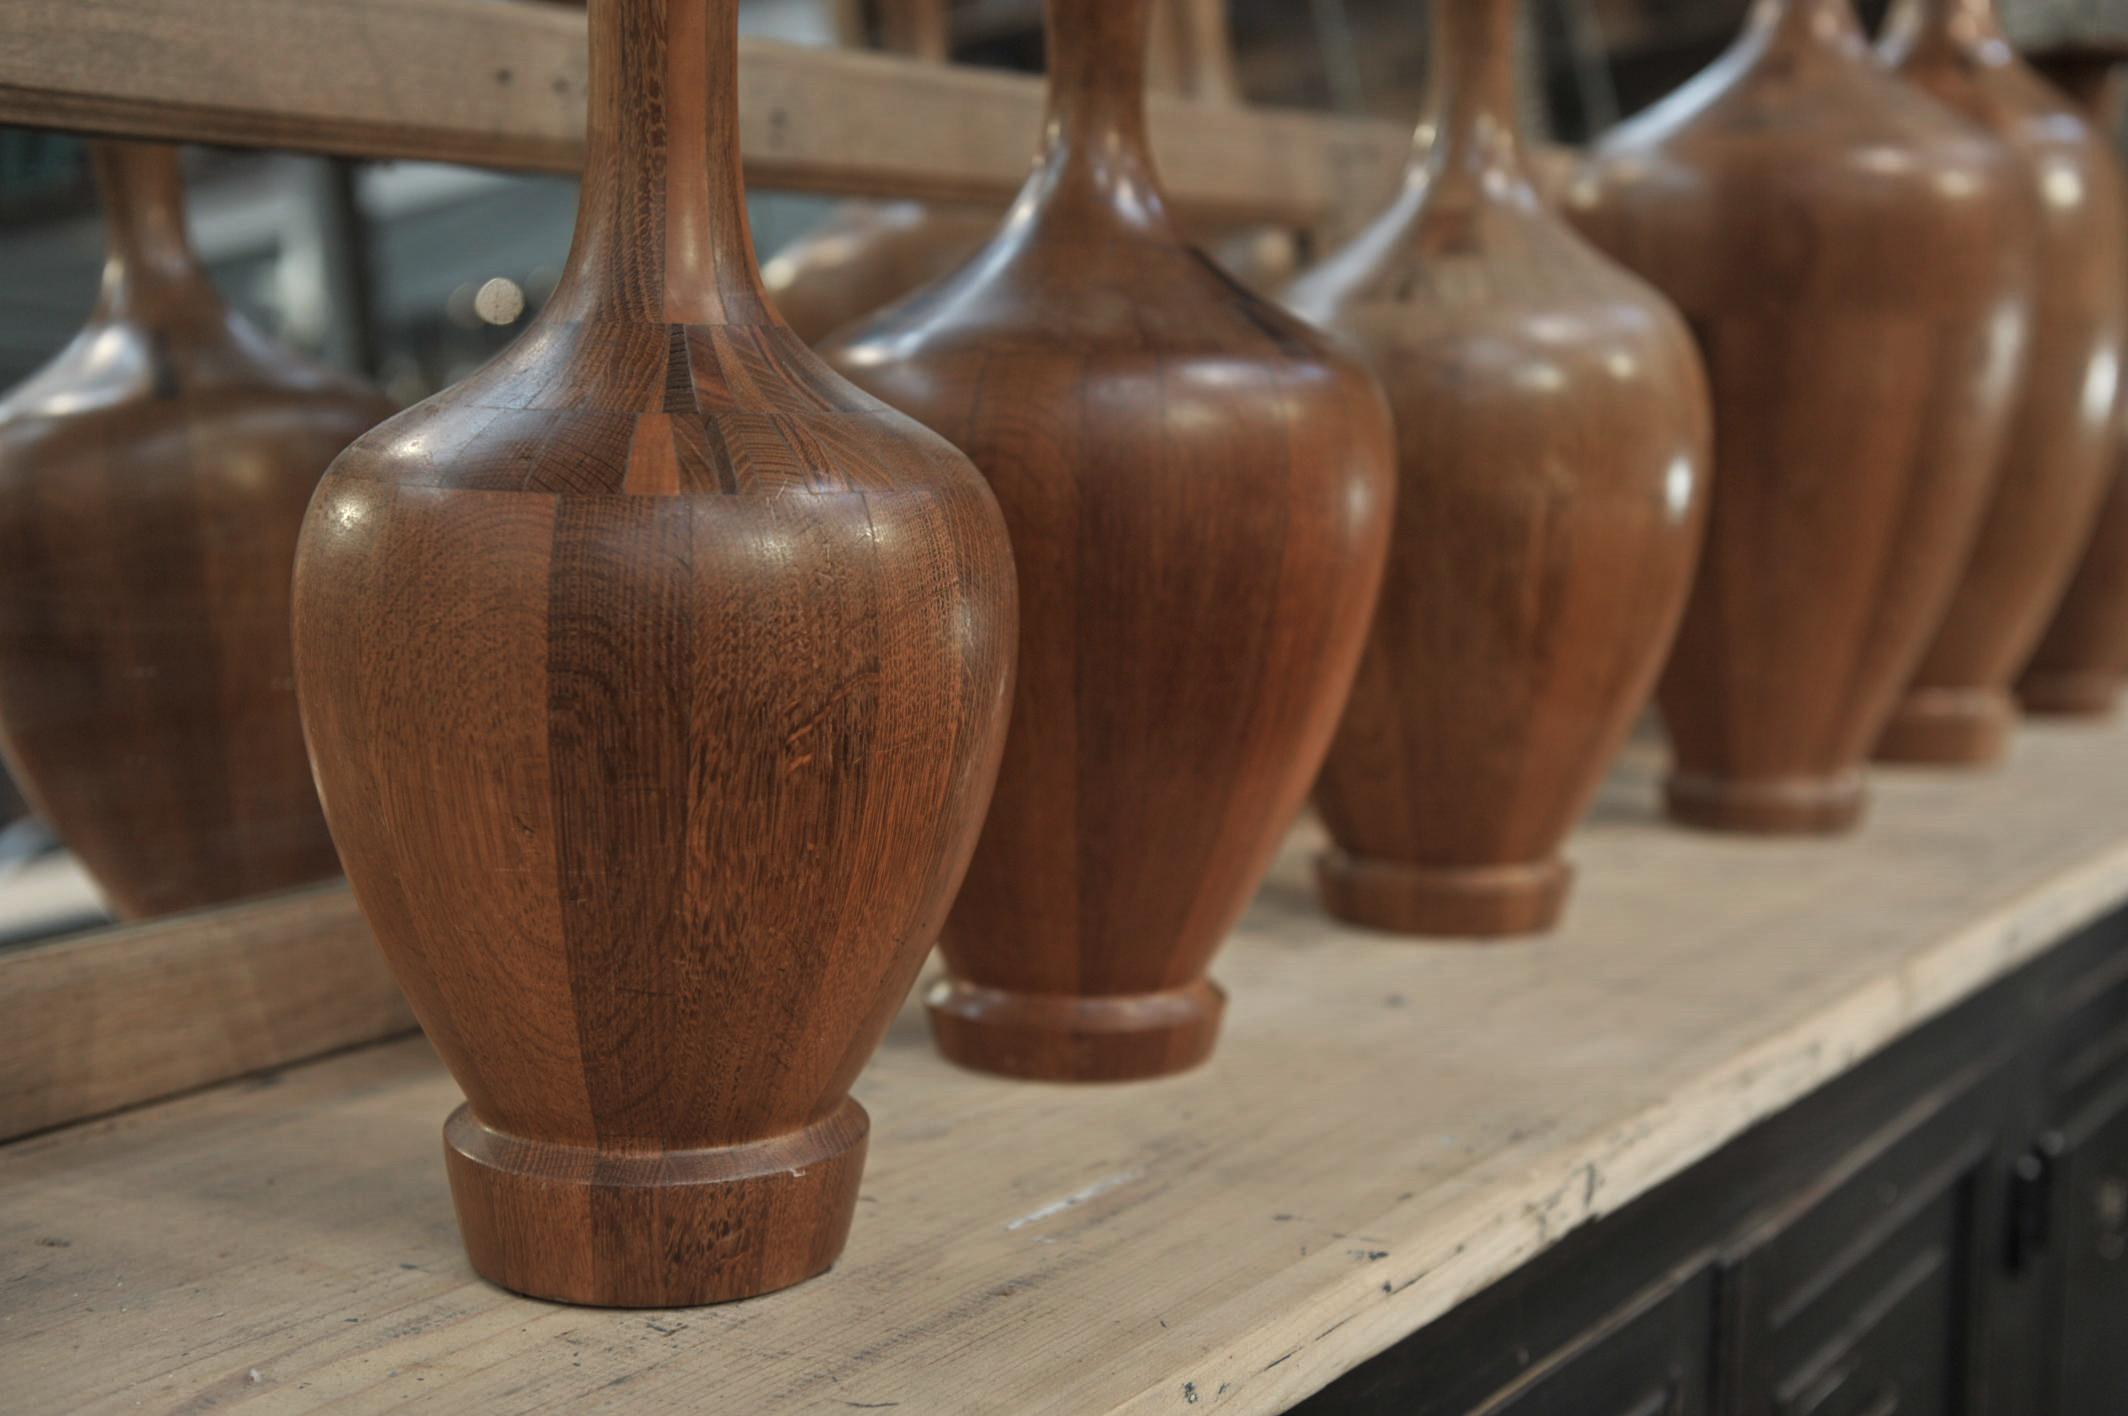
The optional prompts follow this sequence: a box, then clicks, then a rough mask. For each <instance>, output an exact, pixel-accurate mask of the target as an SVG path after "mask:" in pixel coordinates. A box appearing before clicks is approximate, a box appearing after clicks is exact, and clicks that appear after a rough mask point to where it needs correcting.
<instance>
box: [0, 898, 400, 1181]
mask: <svg viewBox="0 0 2128 1416" xmlns="http://www.w3.org/2000/svg"><path fill="white" fill-rule="evenodd" d="M413 1026H414V1018H413V1014H412V1013H410V1012H409V1011H408V1010H407V1006H406V1002H405V1000H404V999H403V998H401V996H400V994H399V989H398V987H397V985H395V984H394V983H393V982H392V978H391V974H390V973H389V972H388V971H387V970H386V969H385V967H384V956H383V955H382V954H380V953H379V952H378V950H377V946H376V943H375V941H373V940H372V939H371V938H370V933H369V927H368V926H367V925H366V924H364V923H363V922H362V915H361V912H360V911H358V910H357V909H356V908H355V902H354V897H353V896H352V895H351V894H349V893H348V890H347V887H346V886H345V885H334V886H327V887H324V888H320V889H315V890H305V891H302V892H300V893H297V894H290V895H281V896H276V897H274V898H272V899H267V900H259V901H254V902H252V903H248V904H243V905H234V906H231V907H229V908H226V909H219V910H210V911H206V912H204V913H201V914H195V915H185V916H181V917H178V918H174V919H168V920H157V921H155V922H153V923H149V924H135V925H125V926H121V927H118V928H114V929H101V930H96V931H94V932H93V933H88V934H79V935H74V936H72V937H71V938H67V939H61V940H57V941H55V942H53V943H50V944H41V945H37V946H35V947H32V948H27V949H23V950H20V951H18V952H11V953H6V954H0V1140H5V1139H8V1138H11V1137H14V1136H20V1135H26V1134H28V1133H29V1132H32V1131H41V1130H45V1129H48V1128H50V1127H53V1126H61V1125H65V1124H66V1123H68V1122H70V1121H78V1120H80V1119H82V1118H83V1117H87V1116H96V1115H100V1114H101V1113H103V1112H106V1111H115V1110H117V1109H118V1108H119V1107H122V1106H131V1105H134V1104H136V1103H138V1102H143V1101H152V1100H155V1099H156V1098H158V1097H165V1096H170V1095H172V1094H174V1093H176V1092H180V1091H185V1090H187V1089H189V1088H192V1087H198V1086H205V1085H207V1084H208V1083H210V1082H220V1081H226V1080H227V1079H229V1078H231V1077H238V1076H243V1075H245V1074H247V1073H250V1072H256V1071H259V1070H261V1069H262V1068H268V1067H279V1066H283V1065H285V1064H287V1063H290V1062H297V1061H301V1060H303V1059H305V1058H309V1057H316V1056H319V1055H320V1054H322V1053H326V1052H331V1051H334V1050H336V1049H338V1048H342V1047H350V1046H353V1045H354V1044H356V1043H362V1042H372V1041H375V1040H376V1039H378V1038H384V1037H391V1036H393V1035H394V1034H397V1033H403V1032H406V1031H408V1030H409V1029H411V1028H412V1027H413Z"/></svg>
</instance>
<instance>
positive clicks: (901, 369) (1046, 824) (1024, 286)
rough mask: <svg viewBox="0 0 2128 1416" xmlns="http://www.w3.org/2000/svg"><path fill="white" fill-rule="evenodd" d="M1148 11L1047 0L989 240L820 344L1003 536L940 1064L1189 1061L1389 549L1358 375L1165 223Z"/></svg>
mask: <svg viewBox="0 0 2128 1416" xmlns="http://www.w3.org/2000/svg"><path fill="white" fill-rule="evenodd" d="M1147 9H1148V5H1147V0H1051V3H1050V5H1049V10H1048V25H1049V53H1050V90H1049V109H1048V115H1047V120H1046V123H1045V134H1046V136H1045V139H1044V143H1043V147H1042V152H1041V156H1040V159H1039V160H1038V162H1037V163H1036V166H1035V171H1034V173H1033V175H1032V176H1031V177H1030V178H1029V180H1028V183H1027V186H1026V187H1025V189H1024V190H1023V191H1022V192H1021V194H1020V196H1019V199H1018V201H1017V202H1016V204H1015V205H1014V207H1013V209H1012V212H1011V214H1010V215H1009V217H1008V218H1007V220H1006V223H1005V226H1004V228H1003V230H1002V231H1000V232H999V233H998V236H997V238H996V240H994V241H993V242H992V243H991V244H990V245H989V246H988V247H987V248H985V249H984V250H983V251H982V252H981V253H980V254H978V255H977V256H976V258H975V259H974V260H973V261H971V262H970V263H969V264H968V265H967V266H966V267H964V268H963V269H962V270H961V271H959V272H958V273H957V274H955V275H953V276H951V277H949V278H948V279H946V280H945V281H942V282H940V283H939V284H936V285H933V286H931V287H929V288H928V289H926V290H924V291H921V292H919V293H918V294H916V295H913V296H911V297H910V298H909V299H907V300H905V301H903V302H902V303H901V304H899V305H897V306H895V307H894V308H893V309H891V310H888V311H886V312H884V313H882V314H881V315H880V316H879V317H878V318H877V319H875V320H874V321H872V322H870V323H868V324H865V325H862V326H860V327H858V328H857V329H856V330H854V331H852V332H851V333H849V334H847V335H845V336H841V337H839V338H838V339H836V340H835V341H832V342H831V344H830V346H829V347H828V349H827V350H826V351H825V352H826V354H827V357H828V358H829V360H830V361H831V362H833V363H834V364H835V366H836V367H837V368H839V369H841V370H843V371H844V372H845V373H847V374H848V375H849V376H850V377H851V378H853V379H855V380H857V381H858V382H860V383H862V384H864V385H865V386H866V387H867V388H869V389H871V390H872V391H874V392H876V393H878V394H879V395H880V396H881V397H883V398H885V399H887V400H888V401H889V402H891V403H893V404H895V405H896V406H898V407H900V408H902V409H904V410H906V411H908V412H909V413H911V414H913V415H915V416H916V417H918V418H920V419H922V420H923V421H924V422H925V423H927V424H928V425H929V426H931V427H934V428H936V429H938V430H939V431H940V432H941V433H943V434H944V435H945V436H946V437H948V438H950V439H952V440H953V441H954V442H955V443H956V444H957V445H958V446H960V447H962V448H965V449H966V450H967V452H968V454H969V455H970V456H971V457H973V458H974V459H975V463H976V465H977V466H978V467H980V468H981V469H982V470H983V473H984V475H985V476H987V477H988V478H989V479H990V483H991V486H992V487H993V488H994V489H995V491H996V492H997V494H998V500H999V502H1000V503H1001V504H1002V505H1003V507H1004V509H1005V520H1006V524H1007V525H1008V526H1009V527H1010V528H1011V531H1012V538H1013V547H1014V553H1015V555H1016V557H1017V560H1018V565H1019V574H1020V602H1021V607H1022V614H1021V622H1020V664H1021V672H1020V680H1019V686H1018V690H1017V694H1016V697H1015V700H1014V713H1013V726H1012V732H1011V734H1010V736H1009V738H1008V740H1007V743H1006V748H1005V765H1004V768H1003V770H1002V772H1001V773H1000V776H999V781H998V792H997V799H996V801H995V803H994V804H993V806H992V808H991V812H990V818H989V821H988V823H987V824H986V825H985V827H984V830H983V835H982V839H981V841H980V843H979V844H978V846H977V848H976V855H975V863H974V865H973V867H972V868H971V869H970V872H969V876H968V883H967V886H966V888H965V889H963V891H962V892H961V896H960V898H959V900H958V901H957V902H956V903H955V905H954V908H953V913H952V915H951V917H950V918H949V919H948V921H947V925H946V930H945V933H944V934H943V936H942V937H941V940H940V943H941V946H942V948H943V950H944V953H945V957H946V963H947V966H948V969H949V972H950V978H948V979H947V980H945V981H943V982H942V983H941V984H940V985H938V986H937V988H936V989H935V991H934V992H933V993H932V994H931V996H930V1000H929V1001H930V1009H931V1018H932V1023H933V1027H934V1030H935V1033H936V1036H937V1039H938V1043H939V1046H940V1047H941V1048H942V1049H943V1050H944V1052H945V1053H946V1055H947V1056H948V1057H950V1058H952V1059H953V1060H954V1061H956V1062H959V1063H962V1064H964V1065H966V1066H970V1067H975V1068H981V1069H985V1070H989V1071H994V1072H1003V1073H1009V1074H1014V1075H1018V1076H1027V1077H1045V1078H1054V1079H1068V1080H1102V1079H1118V1078H1128V1077H1146V1076H1153V1075H1157V1074H1160V1073H1166V1072H1173V1071H1178V1070H1180V1069H1182V1068H1185V1067H1188V1066H1191V1065H1192V1064H1194V1063H1196V1062H1197V1061H1199V1060H1200V1059H1201V1058H1203V1057H1204V1056H1205V1055H1206V1053H1207V1051H1208V1050H1209V1049H1210V1047H1211V1045H1212V1041H1213V1037H1214V1034H1215V1032H1216V1030H1217V1028H1218V1024H1219V1018H1220V1012H1221V1008H1222V1004H1223V995H1222V994H1221V993H1220V991H1219V989H1218V988H1217V987H1215V986H1214V985H1213V984H1212V983H1211V982H1209V980H1208V979H1207V977H1206V971H1207V968H1208V966H1209V964H1210V962H1211V959H1212V955H1213V953H1214V951H1215V950H1217V949H1218V947H1219V945H1220V943H1221V942H1222V940H1223V939H1224V937H1225V935H1226V933H1227V931H1228V929H1229V928H1230V927H1231V926H1232V925H1233V923H1234V921H1235V919H1236V918H1237V917H1238V916H1239V914H1240V912H1241V910H1242V908H1243V907H1244V906H1245V905H1246V903H1247V902H1248V899H1249V896H1250V894H1251V893H1252V892H1253V891H1254V889H1255V887H1256V885H1257V882H1258V881H1259V879H1260V878H1261V877H1262V874H1263V872H1264V870H1265V868H1266V867H1267V865H1268V864H1269V862H1270V859H1271V856H1272V853H1273V852H1274V851H1275V849H1276V848H1277V845H1278V842H1279V839H1280V837H1281V835H1282V834H1283V833H1284V831H1285V829H1286V827H1287V826H1288V825H1289V824H1290V822H1291V820H1292V818H1293V816H1294V814H1295V812H1296V811H1297V810H1298V809H1299V807H1300V804H1301V801H1302V799H1303V797H1304V796H1305V794H1306V792H1307V788H1308V784H1309V782H1310V781H1311V780H1312V778H1313V777H1314V775H1315V771H1316V768H1317V767H1318V766H1319V765H1320V763H1321V761H1322V755H1323V752H1324V749H1325V748H1326V747H1327V746H1328V744H1329V739H1330V734H1331V732H1332V730H1333V728H1334V727H1335V725H1336V719H1337V714H1338V711H1339V710H1340V708H1341V707H1342V706H1343V703H1344V698H1345V693H1346V690H1347V688H1348V686H1349V684H1350V682H1351V677H1352V671H1353V669H1354V667H1355V665H1356V664H1357V662H1358V659H1359V652H1360V648H1361V644H1362V642H1363V639H1364V637H1365V631H1366V621H1367V617H1368V614H1369V611H1370V610H1371V608H1372V606H1373V603H1374V597H1375V593H1376V590H1377V587H1378V585H1379V582H1380V578H1381V569H1382V561H1383V556H1384V553H1385V551H1386V549H1387V532H1388V525H1389V522H1388V513H1389V498H1390V495H1391V474H1392V469H1393V456H1392V452H1391V447H1390V434H1389V424H1388V418H1387V414H1386V410H1385V409H1384V406H1383V403H1382V398H1381V394H1380V391H1379V390H1378V389H1377V388H1376V387H1375V385H1374V382H1373V380H1372V379H1371V378H1370V377H1369V376H1368V375H1367V374H1366V372H1365V371H1364V369H1363V368H1362V367H1361V366H1360V365H1359V364H1358V363H1357V362H1356V361H1355V360H1353V359H1352V358H1351V357H1349V356H1347V355H1345V354H1341V353H1337V352H1333V349H1332V347H1331V346H1330V345H1329V344H1328V343H1327V342H1326V341H1325V340H1324V339H1323V338H1322V337H1321V336H1319V335H1318V334H1316V333H1315V332H1314V331H1312V330H1310V329H1308V328H1307V327H1306V326H1304V325H1302V324H1301V323H1300V322H1299V321H1297V320H1295V319H1293V318H1292V317H1290V316H1288V315H1286V314H1285V313H1283V312H1282V311H1280V310H1278V309H1276V308H1275V307H1272V306H1270V305H1267V304H1265V303H1263V302H1261V301H1259V300H1258V299H1257V298H1256V297H1254V296H1252V295H1250V294H1248V293H1247V292H1246V291H1244V290H1243V289H1242V288H1241V287H1240V286H1238V285H1236V284H1235V283H1234V282H1233V281H1232V280H1231V279H1230V278H1228V277H1227V276H1226V275H1224V274H1223V273H1222V272H1221V271H1220V270H1219V269H1218V268H1217V267H1216V266H1214V265H1213V264H1211V262H1210V261H1208V260H1207V259H1206V258H1205V257H1204V256H1202V255H1201V254H1199V253H1198V252H1197V251H1196V250H1194V249H1193V248H1192V247H1191V246H1190V245H1189V244H1188V243H1187V242H1186V241H1185V240H1184V239H1183V238H1182V237H1181V235H1180V234H1179V233H1178V232H1177V230H1176V226H1175V222H1174V220H1173V219H1172V217H1171V216H1170V215H1169V212H1168V208H1167V205H1166V203H1165V200H1164V199H1163V197H1162V194H1161V189H1160V184H1159V181H1158V179H1157V177H1156V176H1155V174H1154V171H1153V167H1152V163H1151V159H1150V157H1149V156H1148V154H1147V151H1146V141H1145V124H1144V106H1143V89H1144V56H1145V49H1146V36H1147Z"/></svg>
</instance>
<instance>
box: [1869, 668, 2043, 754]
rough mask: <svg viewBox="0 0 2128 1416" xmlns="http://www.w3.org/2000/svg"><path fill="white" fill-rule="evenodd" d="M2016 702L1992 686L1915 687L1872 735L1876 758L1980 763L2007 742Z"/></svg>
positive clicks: (2004, 749)
mask: <svg viewBox="0 0 2128 1416" xmlns="http://www.w3.org/2000/svg"><path fill="white" fill-rule="evenodd" d="M2016 724H2017V705H2016V703H2014V702H2013V701H2012V700H2011V698H2010V695H2009V694H2008V693H2005V692H2004V691H2002V690H2001V689H1996V688H1917V689H1913V690H1911V691H1909V692H1908V693H1907V695H1906V698H1905V699H1904V700H1903V701H1902V702H1901V703H1900V704H1899V711H1898V712H1896V713H1894V714H1892V720H1891V722H1890V723H1889V724H1887V725H1886V726H1885V729H1884V736H1882V737H1880V738H1878V739H1877V752H1876V757H1877V760H1878V761H1879V762H1910V763H1922V764H1927V765H1931V766H1939V767H1984V766H1986V765H1988V764H1989V763H1991V762H1999V761H2001V760H2002V756H2003V754H2004V753H2006V752H2008V751H2009V748H2010V729H2011V728H2013V727H2015V726H2016Z"/></svg>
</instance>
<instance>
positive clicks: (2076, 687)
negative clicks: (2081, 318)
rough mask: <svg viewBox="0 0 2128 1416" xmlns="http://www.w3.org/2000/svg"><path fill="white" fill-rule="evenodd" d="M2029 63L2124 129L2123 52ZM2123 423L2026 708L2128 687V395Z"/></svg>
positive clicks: (2064, 705) (2074, 706)
mask: <svg viewBox="0 0 2128 1416" xmlns="http://www.w3.org/2000/svg"><path fill="white" fill-rule="evenodd" d="M2032 62H2033V67H2035V68H2036V69H2038V70H2039V72H2040V74H2041V75H2042V76H2043V77H2045V78H2046V79H2047V80H2048V81H2049V82H2051V83H2053V84H2054V85H2055V86H2056V87H2058V88H2060V89H2061V90H2062V91H2063V92H2065V93H2067V94H2069V95H2070V96H2071V97H2072V98H2074V99H2075V100H2076V101H2077V102H2078V103H2079V104H2081V105H2082V106H2083V108H2084V111H2085V113H2086V114H2087V115H2088V116H2089V117H2090V119H2091V122H2092V124H2093V126H2094V127H2096V128H2097V130H2098V131H2099V132H2100V133H2101V134H2115V133H2118V132H2120V130H2121V118H2122V109H2123V106H2124V105H2123V97H2124V95H2128V85H2124V84H2123V78H2124V75H2123V74H2122V72H2121V68H2120V62H2121V56H2120V55H2119V54H2115V53H2111V52H2107V51H2104V50H2098V51H2083V52H2078V51H2075V50H2067V51H2056V52H2055V53H2053V54H2051V55H2039V56H2034V57H2033V61H2032ZM2120 422H2121V425H2120V427H2119V429H2118V430H2117V431H2116V432H2115V434H2114V436H2113V451H2112V453H2111V458H2112V467H2111V471H2110V473H2109V476H2108V489H2107V492H2106V498H2105V500H2104V501H2103V502H2101V503H2100V504H2099V513H2098V519H2097V521H2096V523H2095V524H2094V526H2093V528H2092V533H2091V543H2090V545H2089V546H2088V547H2087V548H2086V549H2085V551H2084V556H2083V559H2082V560H2081V561H2080V562H2079V563H2078V565H2077V569H2076V574H2075V575H2074V576H2072V577H2071V578H2070V581H2069V588H2068V589H2067V590H2066V591H2064V592H2063V594H2062V602H2061V606H2060V608H2059V609H2057V610H2056V611H2055V613H2054V619H2053V620H2052V622H2051V623H2050V624H2049V625H2048V627H2047V632H2046V633H2045V634H2044V635H2043V636H2041V638H2040V641H2039V648H2038V649H2036V650H2034V651H2033V654H2032V657H2031V659H2030V660H2029V661H2028V662H2027V663H2026V664H2025V668H2024V673H2023V674H2022V676H2021V677H2019V679H2018V681H2017V699H2018V703H2019V704H2020V706H2022V707H2023V708H2024V710H2025V711H2026V712H2028V713H2058V714H2067V715H2075V716H2082V715H2100V714H2105V713H2110V712H2112V711H2113V710H2114V708H2115V707H2116V706H2117V705H2118V704H2119V701H2120V696H2121V689H2122V686H2123V684H2128V397H2123V398H2122V400H2121V411H2120Z"/></svg>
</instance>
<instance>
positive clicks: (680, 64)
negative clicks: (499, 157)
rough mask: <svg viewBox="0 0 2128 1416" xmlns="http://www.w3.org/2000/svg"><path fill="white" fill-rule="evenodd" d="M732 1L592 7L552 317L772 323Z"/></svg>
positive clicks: (608, 0)
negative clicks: (567, 243)
mask: <svg viewBox="0 0 2128 1416" xmlns="http://www.w3.org/2000/svg"><path fill="white" fill-rule="evenodd" d="M738 11H739V6H738V0H590V18H591V82H590V127H589V134H588V141H587V143H586V151H585V154H584V179H583V191H582V195H581V196H580V197H579V199H578V205H577V214H576V237H575V240H574V242H573V243H572V245H571V247H570V251H569V264H568V267H567V269H566V271H565V272H564V274H563V276H562V281H561V284H560V286H559V287H558V288H557V289H556V291H555V293H554V298H553V299H552V300H551V301H550V302H549V304H548V307H547V308H548V312H549V315H550V317H553V318H561V319H585V318H592V317H596V318H600V319H611V320H626V321H634V322H641V323H648V324H693V325H720V324H769V323H774V322H775V319H776V317H775V315H774V314H773V313H772V312H771V310H770V307H769V305H768V301H767V299H766V297H765V296H764V295H763V293H762V288H761V272H760V270H759V269H758V268H757V266H756V265H755V263H754V242H753V233H752V231H751V229H750V228H749V227H748V225H747V217H746V185H745V182H744V181H743V180H742V178H741V175H740V166H739V161H740V159H739V85H738V74H739V13H738Z"/></svg>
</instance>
